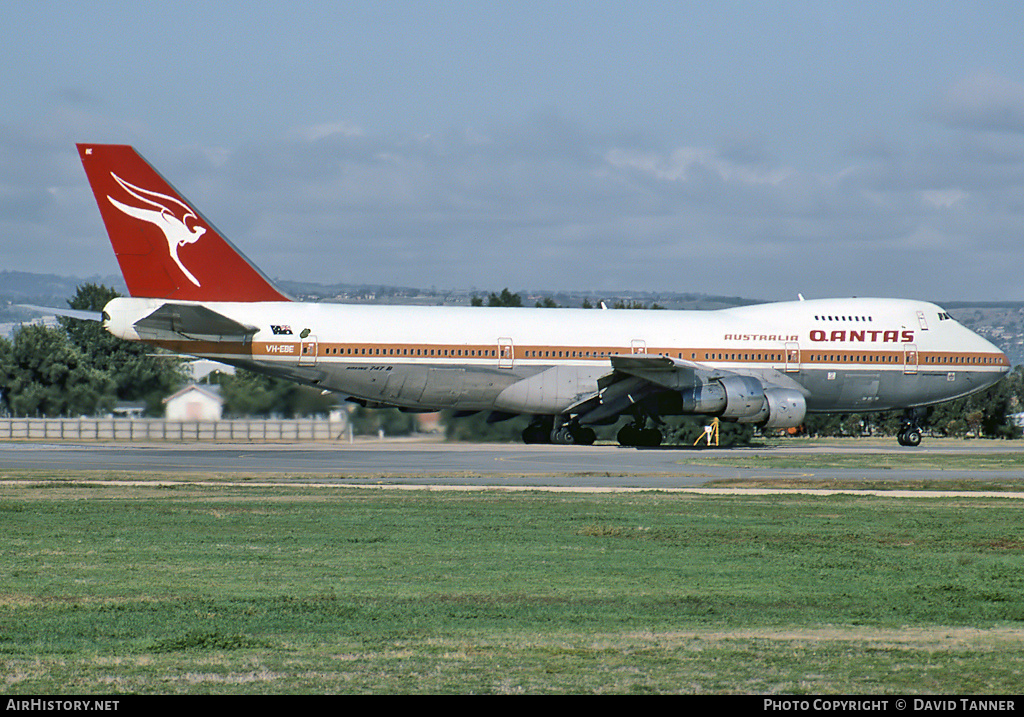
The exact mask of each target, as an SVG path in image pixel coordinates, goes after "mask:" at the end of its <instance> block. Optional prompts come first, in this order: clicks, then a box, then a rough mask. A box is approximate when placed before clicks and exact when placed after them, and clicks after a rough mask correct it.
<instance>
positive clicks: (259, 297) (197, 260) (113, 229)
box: [78, 144, 289, 301]
mask: <svg viewBox="0 0 1024 717" xmlns="http://www.w3.org/2000/svg"><path fill="white" fill-rule="evenodd" d="M78 154H79V156H80V157H81V159H82V166H84V167H85V173H86V175H87V176H88V177H89V184H90V185H92V191H93V194H94V195H95V196H96V202H97V203H98V204H99V207H100V214H101V215H102V216H103V223H104V224H106V226H107V234H109V235H110V243H111V244H113V245H114V253H115V254H116V255H117V261H118V263H119V264H120V265H121V273H122V274H123V275H124V280H125V282H126V283H127V284H128V293H129V294H131V295H132V296H144V297H152V298H160V299H182V300H186V301H288V300H289V299H288V297H287V296H285V295H284V294H283V293H282V292H281V291H280V290H278V289H277V287H275V286H274V285H273V284H272V283H271V281H270V280H269V279H268V278H267V277H266V276H264V275H263V272H261V271H260V270H259V269H257V268H256V267H255V266H254V265H253V264H252V262H250V261H249V260H248V259H246V258H245V256H244V255H243V254H242V253H241V252H240V251H238V249H236V248H235V246H234V245H233V244H232V243H231V242H229V241H228V240H227V239H225V238H224V237H223V236H222V235H221V233H220V232H218V231H217V229H216V228H214V226H213V225H212V224H210V223H209V222H208V221H207V220H206V218H205V217H204V216H203V215H202V214H200V213H199V212H198V211H196V210H195V209H194V208H193V206H192V205H191V204H190V203H189V202H188V201H186V200H185V199H184V198H183V197H182V196H181V194H179V193H178V191H177V190H175V189H174V187H172V186H171V185H170V183H169V182H168V181H167V180H165V179H164V178H163V177H162V176H160V174H159V173H158V172H157V171H156V170H155V169H153V167H151V166H150V165H149V163H148V162H147V161H146V160H145V159H143V158H142V157H141V156H140V155H139V154H138V153H137V152H136V151H135V150H134V149H133V148H132V147H129V146H127V145H117V144H79V145H78Z"/></svg>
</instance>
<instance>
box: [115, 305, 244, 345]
mask: <svg viewBox="0 0 1024 717" xmlns="http://www.w3.org/2000/svg"><path fill="white" fill-rule="evenodd" d="M135 330H136V331H137V332H138V334H139V336H141V337H143V338H145V339H160V338H180V337H182V336H184V337H185V338H189V339H214V340H219V341H249V340H251V339H252V337H253V334H255V333H256V332H257V331H259V329H258V328H257V327H255V326H249V325H248V324H243V323H240V322H238V321H235V320H234V319H232V318H229V317H227V316H224V314H219V313H217V312H216V311H213V310H212V309H208V308H206V307H205V306H201V305H198V304H171V303H168V304H164V305H163V306H161V307H160V308H159V309H157V310H156V311H154V312H153V313H152V314H150V315H149V316H147V317H145V318H144V319H139V320H138V321H136V322H135Z"/></svg>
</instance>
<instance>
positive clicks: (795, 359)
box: [786, 341, 800, 373]
mask: <svg viewBox="0 0 1024 717" xmlns="http://www.w3.org/2000/svg"><path fill="white" fill-rule="evenodd" d="M799 370H800V344H798V343H796V342H795V341H787V342H786V373H797V372H798V371H799Z"/></svg>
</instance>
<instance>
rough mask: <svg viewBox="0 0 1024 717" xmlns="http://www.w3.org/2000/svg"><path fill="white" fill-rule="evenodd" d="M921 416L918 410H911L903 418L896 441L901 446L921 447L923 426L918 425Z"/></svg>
mask: <svg viewBox="0 0 1024 717" xmlns="http://www.w3.org/2000/svg"><path fill="white" fill-rule="evenodd" d="M919 418H920V414H919V413H918V411H917V409H913V410H910V411H908V412H907V413H906V415H904V416H903V422H902V424H901V425H900V432H899V433H897V434H896V441H897V442H898V443H899V444H900V445H901V446H910V447H912V448H913V447H916V446H919V445H921V426H920V425H919V424H918V419H919Z"/></svg>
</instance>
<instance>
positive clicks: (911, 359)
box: [903, 344, 917, 373]
mask: <svg viewBox="0 0 1024 717" xmlns="http://www.w3.org/2000/svg"><path fill="white" fill-rule="evenodd" d="M903 373H917V344H903Z"/></svg>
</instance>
